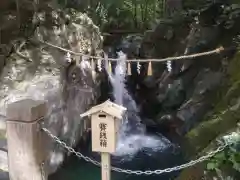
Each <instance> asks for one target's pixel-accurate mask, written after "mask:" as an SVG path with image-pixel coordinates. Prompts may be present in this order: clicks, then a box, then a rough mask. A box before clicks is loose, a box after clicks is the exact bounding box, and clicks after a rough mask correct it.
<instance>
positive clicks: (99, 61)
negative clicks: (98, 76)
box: [97, 58, 102, 72]
mask: <svg viewBox="0 0 240 180" xmlns="http://www.w3.org/2000/svg"><path fill="white" fill-rule="evenodd" d="M97 68H98V71H99V72H101V71H102V59H101V58H100V59H98V60H97Z"/></svg>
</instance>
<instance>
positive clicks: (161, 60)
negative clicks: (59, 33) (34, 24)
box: [40, 41, 227, 62]
mask: <svg viewBox="0 0 240 180" xmlns="http://www.w3.org/2000/svg"><path fill="white" fill-rule="evenodd" d="M40 42H41V43H44V44H46V45H48V46H51V47H54V48H57V49H59V50H61V51H64V52H67V53H70V54H73V55H76V56H85V57H88V58H93V59H101V60H105V58H104V57H100V56H91V55H88V54H84V53H80V52H74V51H71V50H68V49H65V48H62V47H59V46H57V45H54V44H51V43H49V42H46V41H40ZM224 50H227V49H225V48H224V47H222V46H221V47H219V48H216V49H214V50H211V51H205V52H201V53H196V54H191V55H183V56H176V57H167V58H162V59H126V60H125V61H126V62H139V61H141V62H150V61H151V62H165V61H174V60H180V59H192V58H196V57H200V56H207V55H212V54H218V53H221V52H222V51H224ZM108 60H109V61H118V60H119V59H118V58H108Z"/></svg>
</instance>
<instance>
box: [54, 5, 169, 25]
mask: <svg viewBox="0 0 240 180" xmlns="http://www.w3.org/2000/svg"><path fill="white" fill-rule="evenodd" d="M58 2H59V3H60V4H61V5H62V6H65V7H71V8H75V9H79V10H81V11H82V12H86V13H87V14H88V15H89V17H91V18H92V19H93V21H94V22H95V23H96V24H97V25H98V26H99V27H100V28H101V29H128V30H129V29H146V28H148V27H149V26H150V25H151V23H152V22H153V21H154V20H155V19H156V18H159V17H162V16H163V13H164V7H165V6H164V2H165V0H119V1H116V0H88V1H72V0H71V1H70V0H59V1H58Z"/></svg>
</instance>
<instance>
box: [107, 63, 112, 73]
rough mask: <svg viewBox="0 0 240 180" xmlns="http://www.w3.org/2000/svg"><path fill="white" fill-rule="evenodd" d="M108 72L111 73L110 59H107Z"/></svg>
mask: <svg viewBox="0 0 240 180" xmlns="http://www.w3.org/2000/svg"><path fill="white" fill-rule="evenodd" d="M108 72H109V73H112V64H111V61H108Z"/></svg>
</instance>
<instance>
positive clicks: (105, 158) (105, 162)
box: [101, 152, 111, 180]
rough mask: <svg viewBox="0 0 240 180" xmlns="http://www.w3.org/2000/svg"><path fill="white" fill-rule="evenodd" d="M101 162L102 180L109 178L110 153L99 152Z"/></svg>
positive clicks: (108, 179)
mask: <svg viewBox="0 0 240 180" xmlns="http://www.w3.org/2000/svg"><path fill="white" fill-rule="evenodd" d="M101 161H102V162H101V163H102V180H110V179H111V162H110V161H111V160H110V154H109V153H106V152H102V153H101Z"/></svg>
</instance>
